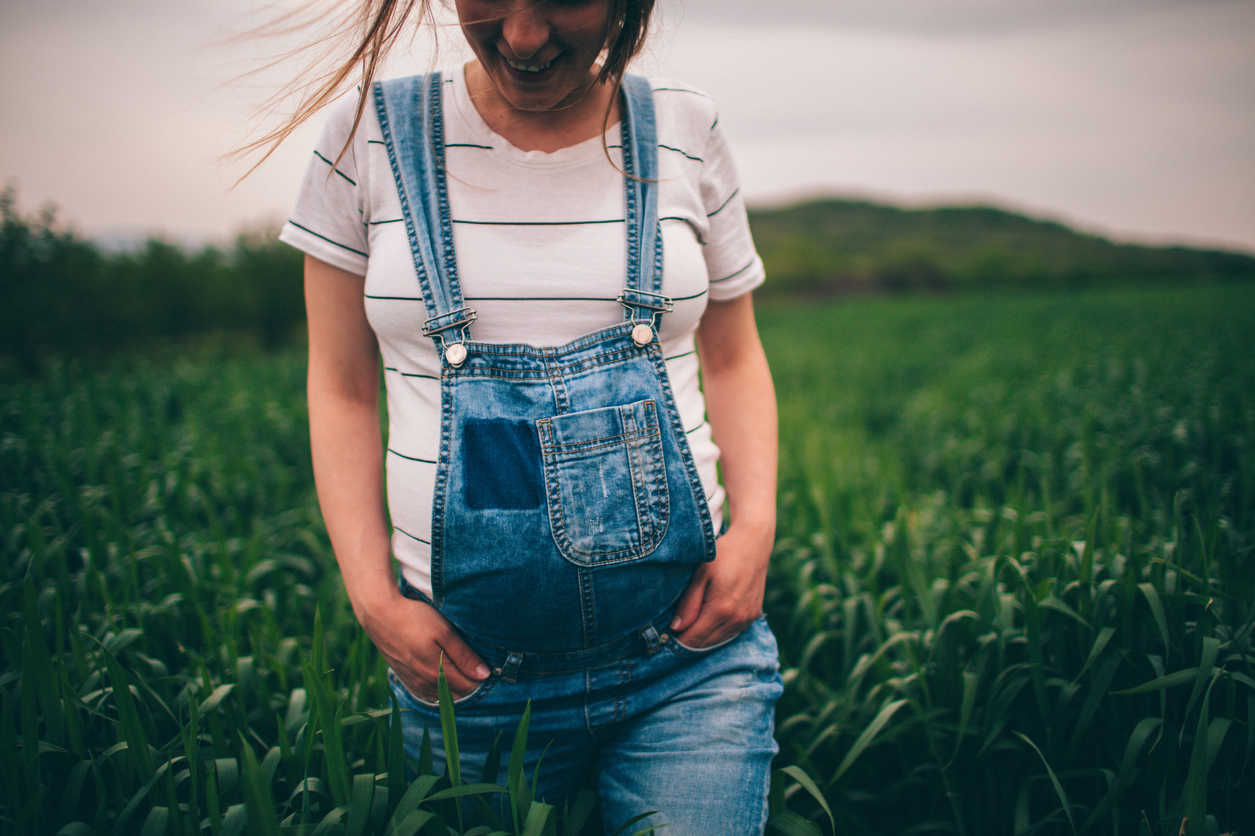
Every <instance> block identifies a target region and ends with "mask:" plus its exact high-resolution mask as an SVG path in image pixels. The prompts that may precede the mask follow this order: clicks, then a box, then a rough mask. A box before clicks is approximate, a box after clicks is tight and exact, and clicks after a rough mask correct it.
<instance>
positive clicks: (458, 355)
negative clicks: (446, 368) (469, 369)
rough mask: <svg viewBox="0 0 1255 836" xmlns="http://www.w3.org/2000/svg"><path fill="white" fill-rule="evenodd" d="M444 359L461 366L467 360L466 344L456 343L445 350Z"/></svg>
mask: <svg viewBox="0 0 1255 836" xmlns="http://www.w3.org/2000/svg"><path fill="white" fill-rule="evenodd" d="M444 359H446V360H448V361H449V365H450V366H460V365H462V362H463V361H464V360H466V346H464V345H462V344H461V343H454V344H453V345H451V346H449V347H448V348H446V349H445V350H444Z"/></svg>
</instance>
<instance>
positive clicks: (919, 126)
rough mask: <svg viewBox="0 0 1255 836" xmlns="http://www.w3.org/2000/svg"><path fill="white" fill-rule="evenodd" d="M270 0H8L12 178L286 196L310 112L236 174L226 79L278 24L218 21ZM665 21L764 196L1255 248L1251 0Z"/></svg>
mask: <svg viewBox="0 0 1255 836" xmlns="http://www.w3.org/2000/svg"><path fill="white" fill-rule="evenodd" d="M259 5H260V4H257V3H250V2H248V0H201V2H198V3H187V2H186V0H108V2H106V0H58V1H57V2H49V1H48V0H0V180H3V181H4V182H7V183H12V184H15V185H16V186H17V188H18V190H19V202H20V205H21V206H22V207H23V208H24V209H25V210H26V211H33V210H34V209H36V208H38V207H39V206H41V205H42V204H44V203H46V202H55V203H56V204H58V205H59V206H60V207H61V211H62V215H63V216H64V217H65V218H67V219H69V220H71V221H73V222H74V223H75V224H76V225H77V227H78V228H79V229H80V230H82V231H83V232H85V233H87V234H91V235H134V234H143V233H151V232H161V233H164V234H168V235H171V236H174V237H178V238H184V239H190V240H204V239H205V238H206V237H210V238H212V237H218V238H223V237H226V236H227V235H229V234H230V233H232V232H234V231H237V230H239V229H240V228H242V227H244V226H247V225H249V224H256V223H259V222H263V221H266V220H269V219H277V218H281V217H282V216H283V215H284V214H285V212H286V209H287V206H288V205H289V203H290V202H291V200H292V197H293V196H294V193H295V188H296V184H297V182H298V179H299V176H300V172H301V170H302V169H303V167H304V165H305V162H306V160H307V159H308V156H309V149H310V146H311V144H312V142H313V140H314V137H315V134H316V132H317V128H316V127H311V128H309V129H306V130H303V131H302V132H300V133H298V134H297V135H296V136H294V137H293V138H292V140H291V142H290V143H289V144H288V145H287V146H285V147H284V148H283V149H282V150H281V151H280V152H279V153H278V154H276V156H275V157H274V158H273V159H272V160H271V161H270V162H268V163H267V164H266V165H265V166H264V167H263V168H262V169H261V170H259V171H258V172H257V173H256V174H254V175H253V176H252V177H251V178H249V179H248V180H246V181H245V182H244V183H243V184H242V185H240V186H239V187H237V188H235V189H234V190H233V191H232V190H229V187H230V186H231V184H232V182H233V181H234V180H235V179H236V178H238V177H239V175H240V174H241V173H242V172H243V169H242V168H241V167H240V166H239V165H234V166H229V165H224V164H222V163H220V162H217V160H216V158H217V157H218V156H219V155H221V154H222V153H223V152H224V151H226V150H227V149H228V148H230V147H231V145H232V143H235V142H238V141H239V139H240V138H241V136H243V134H242V132H241V131H242V130H243V129H244V127H245V125H246V122H247V119H248V117H249V115H250V107H251V106H252V105H254V104H255V103H256V102H257V101H258V100H259V98H260V97H261V95H262V92H264V81H265V79H263V80H262V82H263V83H262V85H261V86H260V87H255V88H254V89H241V88H239V87H238V86H231V85H229V82H230V80H231V79H232V78H233V77H235V76H236V75H237V74H238V73H239V72H240V71H241V70H243V69H246V68H248V67H249V66H253V65H256V63H257V62H258V60H259V59H260V58H261V57H262V49H261V47H259V46H258V45H257V44H250V45H242V46H241V45H235V46H231V45H225V44H223V43H222V39H223V38H224V36H226V35H228V34H229V33H230V32H232V31H238V30H240V29H242V28H245V27H246V26H247V25H248V22H249V20H250V17H249V15H250V12H254V11H255V10H256V9H257V7H258V6H259ZM658 24H659V25H658V26H657V32H656V34H655V37H654V38H653V40H652V41H651V44H650V47H649V50H648V53H647V54H646V55H645V56H644V57H643V58H642V59H641V60H640V61H639V62H638V69H639V70H641V71H644V72H647V73H649V74H663V75H672V76H677V77H680V78H683V79H685V80H687V81H689V82H691V83H693V84H696V85H697V86H699V87H701V88H703V89H705V90H707V91H708V92H710V93H711V94H713V95H714V96H715V98H716V99H717V101H718V102H719V105H720V111H721V124H722V125H723V126H724V127H725V129H726V130H727V131H728V133H729V136H730V138H731V140H732V144H733V148H734V150H735V152H736V155H737V159H738V164H739V167H740V171H741V175H742V179H743V181H744V187H745V193H746V195H747V197H748V198H749V199H750V201H751V202H756V203H759V204H765V203H778V202H783V201H787V200H792V199H796V198H798V197H802V196H817V195H823V194H839V195H857V196H865V197H872V198H876V199H884V200H889V201H894V202H898V203H903V204H910V205H920V204H937V203H973V202H985V203H994V204H997V205H1001V206H1006V207H1009V208H1012V209H1018V210H1023V211H1026V212H1028V213H1030V214H1033V215H1036V216H1042V217H1050V218H1055V219H1060V220H1064V221H1066V222H1069V223H1072V224H1074V225H1077V226H1080V227H1082V228H1084V229H1087V230H1094V231H1098V232H1103V233H1107V234H1112V235H1114V236H1116V237H1119V238H1121V239H1136V240H1150V241H1157V242H1158V241H1165V242H1184V243H1207V244H1217V245H1222V246H1228V247H1235V248H1241V249H1245V250H1248V251H1253V252H1255V0H947V2H944V3H942V2H939V0H779V2H774V3H766V2H762V0H686V2H683V3H681V2H678V0H660V15H659V21H658ZM446 34H447V37H446V38H445V40H444V42H443V43H444V46H443V49H444V53H443V55H444V59H443V60H444V61H450V60H454V58H455V55H456V51H457V46H458V42H457V33H456V30H453V31H449V32H447V33H446ZM429 62H430V58H429V55H428V52H427V49H426V47H423V46H419V47H417V48H416V49H415V51H414V53H413V54H410V55H406V56H401V57H399V58H398V60H396V61H394V63H393V68H394V70H395V71H397V72H410V71H417V70H422V69H425V68H426V67H427V66H428V64H429ZM269 80H270V81H271V82H272V83H273V82H274V81H276V80H277V77H275V76H271V77H270V78H269Z"/></svg>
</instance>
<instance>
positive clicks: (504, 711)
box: [389, 618, 783, 836]
mask: <svg viewBox="0 0 1255 836" xmlns="http://www.w3.org/2000/svg"><path fill="white" fill-rule="evenodd" d="M510 673H511V672H510V671H503V673H501V674H497V673H494V674H493V675H492V676H490V677H489V678H488V679H486V680H484V682H483V683H481V684H480V685H479V687H478V688H476V689H475V690H474V691H472V692H471V693H470V694H468V695H467V696H465V697H463V698H461V699H459V700H457V701H456V702H455V703H454V707H455V711H456V716H457V731H458V747H459V750H460V752H461V769H462V774H463V775H465V776H468V778H469V780H472V781H474V780H478V776H479V775H480V774H481V773H482V771H483V765H484V761H485V759H486V758H487V755H488V751H489V749H490V748H491V746H492V743H493V740H494V739H495V738H496V737H497V735H498V733H503V734H502V743H501V746H502V752H503V755H502V765H501V774H500V775H498V776H497V782H498V783H503V782H504V781H505V769H506V761H508V759H509V752H510V746H511V743H512V740H513V735H514V732H515V730H516V728H517V726H518V721H519V718H520V717H521V716H522V714H523V709H524V707H525V706H526V704H527V703H528V701H529V700H530V701H531V706H532V714H531V731H530V733H529V734H528V740H527V758H526V769H527V775H528V777H529V778H530V777H531V775H532V774H533V771H534V770H535V769H536V765H537V762H538V761H539V760H540V759H541V755H542V753H543V754H544V762H543V764H541V768H540V781H539V788H538V796H539V797H540V798H542V799H543V800H544V801H546V802H549V803H556V804H558V805H561V804H562V802H563V800H564V799H565V798H566V797H567V796H568V795H570V794H571V793H572V792H574V791H575V790H576V789H578V788H579V787H580V786H582V785H583V784H584V783H585V782H586V780H587V778H588V776H589V775H590V774H592V773H594V772H595V773H596V775H597V777H598V792H599V794H600V797H601V805H602V817H603V820H604V822H605V825H606V833H607V834H610V833H613V832H614V830H615V828H617V827H618V826H619V825H620V824H622V823H623V822H624V821H626V820H628V819H629V818H631V817H633V816H635V815H637V814H640V813H644V812H647V811H650V810H656V811H658V813H657V815H654V816H652V817H650V819H649V820H648V823H649V824H654V825H658V826H661V825H664V824H665V825H666V827H665V828H662V829H660V830H659V832H660V833H661V834H664V836H742V835H744V836H756V835H757V834H761V833H762V832H763V828H764V825H765V823H766V819H767V790H768V784H769V781H770V774H771V759H772V756H773V755H775V753H776V751H777V746H776V742H775V739H774V737H773V732H774V713H775V703H776V700H777V699H778V698H779V696H780V694H781V692H782V691H783V684H782V682H781V679H780V673H779V662H778V657H777V650H776V639H775V636H773V635H772V633H771V629H770V628H769V627H768V626H767V622H766V620H765V619H763V618H760V619H758V621H756V622H754V623H753V624H752V625H750V627H749V628H748V629H746V630H745V632H743V633H741V634H740V635H739V636H737V637H735V638H733V639H731V640H729V641H728V642H725V643H723V644H720V645H716V646H715V647H712V648H702V649H700V650H697V649H693V648H689V647H685V646H684V645H682V644H680V643H679V642H678V641H676V639H675V637H674V636H673V635H671V634H670V633H668V632H666V631H665V630H664V631H661V632H654V631H652V630H648V629H647V630H646V631H645V635H644V636H643V637H642V639H641V642H640V646H639V648H638V649H637V651H636V652H633V653H630V654H628V655H625V656H623V657H621V658H619V659H615V660H612V661H608V662H606V663H605V664H602V665H600V666H598V667H594V668H588V669H583V670H571V671H565V672H550V673H530V674H529V673H526V672H523V671H518V672H514V673H515V675H514V677H510V676H509V675H510ZM389 678H390V680H391V683H392V690H393V691H394V692H395V693H396V695H397V699H398V701H399V704H400V705H401V707H402V708H403V709H408V711H403V712H402V714H401V718H402V720H401V722H402V724H403V731H404V737H405V747H406V752H407V754H410V755H411V756H412V757H417V753H418V750H419V747H420V745H421V743H422V739H423V729H424V728H426V729H427V731H428V733H429V734H430V735H431V739H432V747H433V753H434V755H435V758H436V763H437V771H438V772H439V771H441V770H442V769H443V768H444V760H443V759H444V754H443V752H444V747H443V741H442V737H441V733H440V709H439V706H438V705H437V704H435V703H429V702H426V701H424V700H420V699H418V698H416V697H414V695H412V694H411V693H410V692H409V691H408V690H406V688H405V686H403V685H402V684H401V682H400V681H399V680H398V679H397V678H396V677H395V675H391V674H390V676H389ZM509 678H513V679H514V681H513V682H511V681H508V679H509ZM646 823H647V822H641V823H640V824H639V826H634V827H633V828H632V832H635V831H636V830H638V829H640V828H641V827H644V826H646Z"/></svg>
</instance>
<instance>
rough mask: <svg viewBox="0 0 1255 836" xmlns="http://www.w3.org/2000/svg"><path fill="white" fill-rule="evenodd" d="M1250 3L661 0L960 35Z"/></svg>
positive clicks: (716, 15) (725, 19)
mask: <svg viewBox="0 0 1255 836" xmlns="http://www.w3.org/2000/svg"><path fill="white" fill-rule="evenodd" d="M1208 5H1230V6H1250V5H1252V4H1251V0H944V2H943V0H786V2H784V3H766V2H763V0H663V4H662V6H661V9H662V12H663V15H664V17H665V18H666V19H668V20H671V21H676V20H680V19H683V20H684V21H685V22H687V23H692V24H696V23H706V22H709V23H724V24H754V25H773V24H781V23H790V24H803V25H820V26H831V27H840V28H847V27H853V28H862V29H875V30H888V31H896V32H913V33H931V34H963V33H977V32H990V31H1005V30H1015V29H1032V28H1039V27H1054V26H1068V25H1072V24H1076V23H1079V22H1087V21H1098V20H1104V19H1113V18H1116V19H1118V18H1121V17H1128V16H1136V15H1140V14H1144V13H1146V12H1154V11H1158V10H1162V9H1172V8H1179V9H1185V8H1193V9H1197V8H1199V7H1201V6H1208Z"/></svg>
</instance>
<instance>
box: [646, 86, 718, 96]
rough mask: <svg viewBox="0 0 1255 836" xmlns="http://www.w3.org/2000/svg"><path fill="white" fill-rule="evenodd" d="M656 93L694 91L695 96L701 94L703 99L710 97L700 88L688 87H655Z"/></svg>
mask: <svg viewBox="0 0 1255 836" xmlns="http://www.w3.org/2000/svg"><path fill="white" fill-rule="evenodd" d="M654 92H655V93H692V94H693V95H694V96H701V97H702V98H703V99H709V98H710V96H708V95H706V94H705V93H702V92H700V91H698V90H690V89H689V88H688V87H655V88H654Z"/></svg>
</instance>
